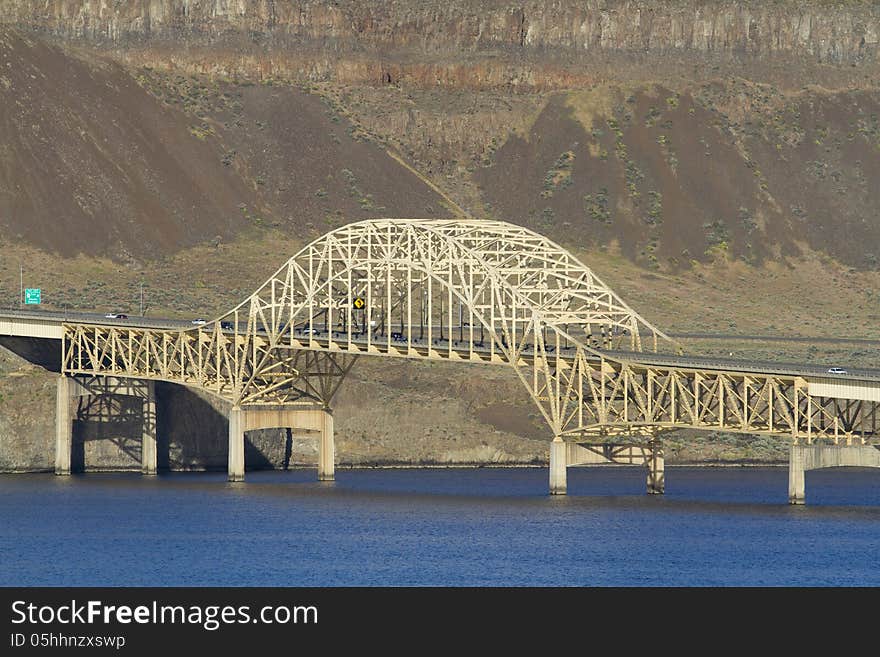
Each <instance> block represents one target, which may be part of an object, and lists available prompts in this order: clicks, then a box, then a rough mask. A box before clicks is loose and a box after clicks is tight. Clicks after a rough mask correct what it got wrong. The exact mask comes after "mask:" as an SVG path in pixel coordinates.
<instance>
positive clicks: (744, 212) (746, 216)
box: [739, 206, 758, 233]
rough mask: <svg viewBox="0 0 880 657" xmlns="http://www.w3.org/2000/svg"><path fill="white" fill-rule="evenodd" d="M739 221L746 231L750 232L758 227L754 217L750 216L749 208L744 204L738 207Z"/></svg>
mask: <svg viewBox="0 0 880 657" xmlns="http://www.w3.org/2000/svg"><path fill="white" fill-rule="evenodd" d="M739 221H740V223H741V224H742V225H743V228H745V230H746V233H752V232H754V231H755V229H757V227H758V222H757V221H755V218H754V217H753V216H752V212H751V210H749V209H748V208H747V207H744V206H740V208H739Z"/></svg>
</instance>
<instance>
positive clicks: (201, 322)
mask: <svg viewBox="0 0 880 657" xmlns="http://www.w3.org/2000/svg"><path fill="white" fill-rule="evenodd" d="M207 323H208V320H207V319H202V318H201V317H199V318H198V319H194V320H193V321H191V322H190V324H192V325H193V326H203V325H204V324H207Z"/></svg>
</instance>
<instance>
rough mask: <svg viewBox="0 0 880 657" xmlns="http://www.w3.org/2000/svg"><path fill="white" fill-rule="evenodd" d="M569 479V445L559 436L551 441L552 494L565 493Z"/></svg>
mask: <svg viewBox="0 0 880 657" xmlns="http://www.w3.org/2000/svg"><path fill="white" fill-rule="evenodd" d="M567 479H568V445H566V444H565V441H563V440H562V438H560V437H559V436H556V438H554V439H553V442H552V443H550V494H551V495H565V494H566V492H567V491H566V489H567Z"/></svg>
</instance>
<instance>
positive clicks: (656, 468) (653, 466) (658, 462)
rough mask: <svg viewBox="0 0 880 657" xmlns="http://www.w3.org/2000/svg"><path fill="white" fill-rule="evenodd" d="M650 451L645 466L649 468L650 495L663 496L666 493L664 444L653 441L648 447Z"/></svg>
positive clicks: (648, 487) (648, 486)
mask: <svg viewBox="0 0 880 657" xmlns="http://www.w3.org/2000/svg"><path fill="white" fill-rule="evenodd" d="M648 451H649V453H648V454H647V455H646V457H647V458H646V459H645V465H646V466H648V482H647V484H648V485H647V489H648V490H647V492H648V495H663V493H665V492H666V472H665V460H664V458H663V444H662V443H661V442H660V441H659V440H652V441H651V442H650V444H649V445H648Z"/></svg>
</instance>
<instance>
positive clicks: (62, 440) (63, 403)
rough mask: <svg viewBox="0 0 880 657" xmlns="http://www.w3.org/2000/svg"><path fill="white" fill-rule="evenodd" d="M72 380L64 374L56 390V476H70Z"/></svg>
mask: <svg viewBox="0 0 880 657" xmlns="http://www.w3.org/2000/svg"><path fill="white" fill-rule="evenodd" d="M70 402H71V380H70V377H68V376H65V375H64V374H62V375H60V376H59V377H58V380H57V383H56V388H55V474H57V475H69V474H70V459H71V450H72V449H73V417H72V414H71V412H70Z"/></svg>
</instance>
